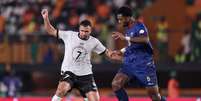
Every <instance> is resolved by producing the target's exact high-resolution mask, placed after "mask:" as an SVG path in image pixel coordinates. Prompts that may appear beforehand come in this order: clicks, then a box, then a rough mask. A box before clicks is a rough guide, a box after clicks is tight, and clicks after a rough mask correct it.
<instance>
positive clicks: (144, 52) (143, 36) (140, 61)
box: [112, 6, 166, 101]
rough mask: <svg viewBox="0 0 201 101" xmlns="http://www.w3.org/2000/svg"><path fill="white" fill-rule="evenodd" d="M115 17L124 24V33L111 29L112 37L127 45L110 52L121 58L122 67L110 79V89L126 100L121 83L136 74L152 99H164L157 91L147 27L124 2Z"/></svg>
mask: <svg viewBox="0 0 201 101" xmlns="http://www.w3.org/2000/svg"><path fill="white" fill-rule="evenodd" d="M117 20H118V23H119V24H120V25H122V26H123V27H124V28H125V33H124V34H122V33H120V32H114V33H113V37H114V38H115V39H121V40H124V41H127V42H128V46H127V47H125V48H123V49H121V51H116V52H114V53H113V56H112V57H113V59H114V60H122V61H123V67H122V68H120V70H119V71H118V73H117V74H116V76H115V77H114V79H113V81H112V89H113V91H114V92H115V94H116V96H117V98H118V99H119V101H128V95H127V93H126V92H125V90H124V89H123V88H124V87H123V86H124V85H125V83H127V82H129V80H130V79H133V78H137V80H138V81H139V83H140V84H141V85H142V86H143V87H145V88H146V90H147V92H148V95H149V96H150V98H151V99H152V101H166V100H165V98H163V97H161V95H160V93H159V87H158V83H157V76H156V67H155V64H154V60H153V48H152V46H151V43H150V41H149V37H148V31H147V28H146V27H145V25H144V24H143V23H141V22H138V21H136V20H135V19H134V18H133V17H132V10H131V9H130V8H129V7H127V6H123V7H121V8H119V9H118V11H117Z"/></svg>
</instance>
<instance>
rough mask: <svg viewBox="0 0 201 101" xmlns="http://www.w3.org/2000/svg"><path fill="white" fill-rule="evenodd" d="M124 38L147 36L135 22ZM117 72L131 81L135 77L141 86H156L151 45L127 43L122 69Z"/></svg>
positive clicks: (143, 28) (146, 32)
mask: <svg viewBox="0 0 201 101" xmlns="http://www.w3.org/2000/svg"><path fill="white" fill-rule="evenodd" d="M126 36H128V37H131V38H132V37H140V36H148V31H147V28H146V27H145V25H144V24H142V23H140V22H137V23H135V24H134V25H133V26H132V27H131V28H129V29H127V30H126ZM119 72H122V73H124V74H126V75H128V76H129V77H130V78H131V79H132V78H133V77H136V78H137V79H138V80H139V81H140V83H141V84H142V85H143V86H155V85H157V77H156V70H155V65H154V61H153V48H152V45H151V43H150V42H148V43H134V42H128V47H126V51H125V53H124V58H123V67H122V68H121V69H120V71H119Z"/></svg>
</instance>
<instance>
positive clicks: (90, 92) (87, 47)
mask: <svg viewBox="0 0 201 101" xmlns="http://www.w3.org/2000/svg"><path fill="white" fill-rule="evenodd" d="M41 14H42V16H43V19H44V26H45V30H46V31H47V32H48V34H49V35H52V36H55V37H57V38H60V39H62V40H63V41H64V45H65V55H64V59H63V63H62V67H61V79H60V81H59V84H58V88H57V90H56V94H55V95H54V96H53V98H52V101H60V100H61V99H62V97H64V96H65V95H66V94H67V92H69V91H70V90H71V89H72V88H77V89H79V90H80V92H83V93H84V94H85V95H86V97H87V98H88V100H89V101H99V100H100V98H99V93H98V90H97V87H96V84H95V81H94V78H93V73H92V65H91V62H90V58H91V53H92V52H95V53H97V54H106V56H108V57H110V56H111V54H112V51H110V50H108V49H106V48H105V47H104V46H103V45H102V44H101V42H100V41H99V40H98V39H96V38H94V37H92V36H90V33H91V31H92V26H91V23H90V22H89V21H88V20H84V21H82V22H81V23H80V25H79V32H74V31H61V30H58V29H55V28H54V27H53V26H52V25H51V24H50V21H49V18H48V10H47V9H43V10H42V12H41Z"/></svg>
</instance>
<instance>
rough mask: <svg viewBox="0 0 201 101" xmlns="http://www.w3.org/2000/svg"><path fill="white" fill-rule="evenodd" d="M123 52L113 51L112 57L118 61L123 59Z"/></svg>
mask: <svg viewBox="0 0 201 101" xmlns="http://www.w3.org/2000/svg"><path fill="white" fill-rule="evenodd" d="M122 55H123V54H122V53H121V52H120V51H113V52H112V53H111V56H110V59H112V60H116V61H121V60H122V59H123V56H122Z"/></svg>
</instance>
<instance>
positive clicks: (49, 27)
mask: <svg viewBox="0 0 201 101" xmlns="http://www.w3.org/2000/svg"><path fill="white" fill-rule="evenodd" d="M44 24H45V30H46V31H47V33H48V34H49V35H52V36H55V37H56V36H57V35H56V33H57V30H56V29H55V28H54V27H53V26H52V25H51V24H50V21H49V18H45V19H44Z"/></svg>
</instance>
